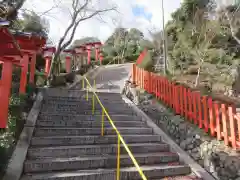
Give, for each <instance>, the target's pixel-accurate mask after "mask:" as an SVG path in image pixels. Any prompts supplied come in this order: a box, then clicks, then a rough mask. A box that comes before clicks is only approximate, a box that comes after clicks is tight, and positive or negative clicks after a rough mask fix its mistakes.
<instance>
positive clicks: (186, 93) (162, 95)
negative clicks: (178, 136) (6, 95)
mask: <svg viewBox="0 0 240 180" xmlns="http://www.w3.org/2000/svg"><path fill="white" fill-rule="evenodd" d="M132 71H133V72H132V77H133V81H134V82H135V83H136V84H137V85H139V86H140V87H141V88H142V89H145V90H146V91H147V92H148V93H151V94H154V95H155V96H156V98H157V99H159V100H161V101H162V102H163V103H164V104H165V105H167V106H169V107H171V108H172V109H173V110H174V112H175V114H179V115H181V116H183V117H185V119H186V120H188V121H190V122H191V123H194V124H195V125H197V126H198V127H199V128H201V129H204V131H205V132H206V133H209V135H211V136H214V137H216V138H217V139H218V140H224V143H225V145H231V146H232V147H233V148H234V149H236V148H239V147H240V117H239V116H237V115H236V107H235V106H234V105H231V104H224V103H220V102H219V101H214V100H213V99H212V97H210V96H201V95H200V92H198V91H194V90H192V89H190V88H186V87H184V86H183V85H178V84H175V83H174V82H172V81H170V80H168V79H167V78H166V77H163V76H159V75H156V74H154V73H152V72H148V71H145V70H143V69H141V68H139V67H137V66H136V64H134V65H133V68H132Z"/></svg>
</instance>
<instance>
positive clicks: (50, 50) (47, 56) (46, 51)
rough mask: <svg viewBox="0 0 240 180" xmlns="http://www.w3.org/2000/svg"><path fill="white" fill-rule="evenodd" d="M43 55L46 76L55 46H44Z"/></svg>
mask: <svg viewBox="0 0 240 180" xmlns="http://www.w3.org/2000/svg"><path fill="white" fill-rule="evenodd" d="M43 52H44V54H43V56H44V58H45V70H44V71H45V74H46V76H48V74H49V71H50V66H51V61H52V57H53V54H54V53H55V52H56V48H55V47H53V46H52V47H50V46H49V47H44V48H43Z"/></svg>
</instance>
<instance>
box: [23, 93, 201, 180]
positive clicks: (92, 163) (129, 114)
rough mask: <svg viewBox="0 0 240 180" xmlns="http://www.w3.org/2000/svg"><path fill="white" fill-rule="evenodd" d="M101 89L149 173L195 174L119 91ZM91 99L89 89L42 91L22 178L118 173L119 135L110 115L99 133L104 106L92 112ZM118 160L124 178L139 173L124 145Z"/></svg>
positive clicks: (81, 178) (88, 178)
mask: <svg viewBox="0 0 240 180" xmlns="http://www.w3.org/2000/svg"><path fill="white" fill-rule="evenodd" d="M98 94H99V97H100V99H101V101H102V103H103V104H104V106H105V107H106V109H107V110H108V112H109V114H110V116H111V118H112V119H113V121H114V123H115V125H116V126H117V128H118V130H119V131H120V133H121V135H122V136H123V138H124V140H125V142H126V143H127V144H128V146H129V147H130V150H131V152H132V153H133V154H134V156H135V158H136V160H137V161H138V163H139V165H140V166H141V168H142V170H143V171H144V174H145V175H146V176H147V178H148V179H155V180H157V179H159V180H160V179H166V177H171V178H172V179H182V180H187V179H194V178H196V177H195V176H194V175H193V174H192V173H191V169H190V167H189V166H188V165H185V164H183V163H181V162H180V161H179V156H178V155H177V154H175V153H172V152H170V147H169V145H168V144H166V143H165V142H163V141H161V137H160V136H159V135H155V134H153V130H152V129H151V128H149V127H148V126H147V125H146V124H145V122H144V121H142V120H141V117H138V116H137V115H135V113H134V112H133V110H132V109H131V108H130V107H128V106H127V104H125V102H124V101H123V100H122V98H121V96H120V95H119V94H114V93H98ZM91 103H92V99H91V94H89V101H88V102H87V101H86V100H85V92H81V93H80V95H79V97H62V96H48V97H44V101H43V105H42V109H41V111H40V114H39V116H38V120H37V122H36V127H35V130H34V134H33V137H32V140H31V145H30V148H29V149H28V153H27V158H26V160H25V163H24V169H23V175H22V177H21V180H114V179H116V154H117V136H116V134H115V131H114V130H113V129H112V128H111V125H110V123H109V122H108V120H107V119H106V120H105V130H104V136H103V137H102V136H101V108H100V106H99V105H96V113H95V115H92V111H91V108H92V106H91ZM120 164H121V178H120V179H121V180H140V179H141V178H140V176H139V174H138V171H137V170H136V168H135V167H134V165H133V163H132V161H131V159H130V157H129V156H128V154H127V152H126V151H125V149H124V147H123V146H121V159H120ZM196 179H198V178H196Z"/></svg>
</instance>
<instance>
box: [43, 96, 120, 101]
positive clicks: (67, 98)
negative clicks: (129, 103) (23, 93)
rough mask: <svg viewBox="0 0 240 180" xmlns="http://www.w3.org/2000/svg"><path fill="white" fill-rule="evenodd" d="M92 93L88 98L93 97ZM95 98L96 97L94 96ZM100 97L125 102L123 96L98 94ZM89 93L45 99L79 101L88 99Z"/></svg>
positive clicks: (104, 99)
mask: <svg viewBox="0 0 240 180" xmlns="http://www.w3.org/2000/svg"><path fill="white" fill-rule="evenodd" d="M92 97H93V96H92V95H90V94H89V95H88V99H92ZM94 98H96V97H95V96H94ZM98 98H99V99H100V100H101V101H107V100H112V101H114V102H115V101H118V102H124V101H123V99H122V97H121V96H117V97H115V96H101V95H98ZM86 99H87V95H86V94H81V95H80V96H79V97H47V98H45V99H44V100H45V101H79V100H86Z"/></svg>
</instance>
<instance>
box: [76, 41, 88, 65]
mask: <svg viewBox="0 0 240 180" xmlns="http://www.w3.org/2000/svg"><path fill="white" fill-rule="evenodd" d="M74 50H75V53H76V55H79V56H80V57H81V58H80V61H81V65H82V64H85V63H84V62H83V60H84V58H82V57H83V56H84V54H85V53H86V47H85V46H83V45H80V46H75V47H74ZM86 64H87V62H86Z"/></svg>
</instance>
